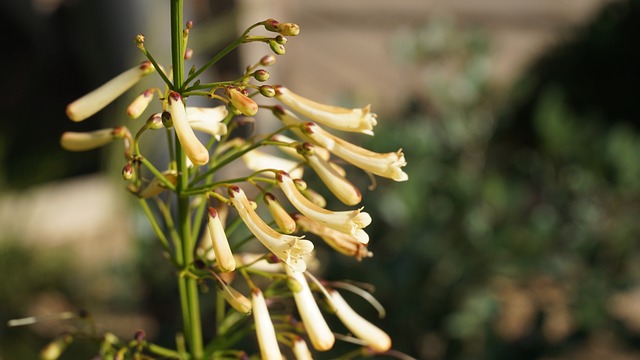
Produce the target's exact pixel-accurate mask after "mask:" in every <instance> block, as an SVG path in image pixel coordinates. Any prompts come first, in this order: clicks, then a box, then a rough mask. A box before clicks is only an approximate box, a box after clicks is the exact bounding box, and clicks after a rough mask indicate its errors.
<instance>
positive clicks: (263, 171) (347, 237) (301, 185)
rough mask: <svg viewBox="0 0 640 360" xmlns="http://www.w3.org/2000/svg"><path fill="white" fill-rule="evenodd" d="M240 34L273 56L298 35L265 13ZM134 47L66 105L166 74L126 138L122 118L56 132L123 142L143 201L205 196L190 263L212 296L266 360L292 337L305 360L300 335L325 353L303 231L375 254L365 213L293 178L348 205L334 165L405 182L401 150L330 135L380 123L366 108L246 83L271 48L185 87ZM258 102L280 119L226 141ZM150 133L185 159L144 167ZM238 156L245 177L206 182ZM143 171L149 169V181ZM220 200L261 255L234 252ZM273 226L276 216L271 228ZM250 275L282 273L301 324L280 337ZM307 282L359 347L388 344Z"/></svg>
mask: <svg viewBox="0 0 640 360" xmlns="http://www.w3.org/2000/svg"><path fill="white" fill-rule="evenodd" d="M192 26H193V24H192V23H191V22H189V23H188V24H187V26H186V28H185V29H184V31H183V36H184V40H185V42H186V40H187V38H188V34H189V32H190V30H191V29H192ZM257 26H263V27H264V28H265V29H266V30H267V31H270V32H276V33H277V34H278V35H277V36H276V37H275V38H267V37H258V36H256V37H253V36H249V35H248V33H249V30H251V29H252V28H254V27H257ZM249 30H247V31H246V32H245V33H244V34H242V36H241V38H240V39H239V41H237V42H236V44H241V43H246V42H255V41H262V42H265V43H268V45H269V46H270V48H271V49H272V50H273V52H274V53H275V54H277V55H281V54H284V43H286V38H285V36H296V35H298V34H299V32H300V28H299V26H298V25H296V24H293V23H280V22H278V21H276V20H273V19H268V20H265V21H263V22H259V23H257V24H254V25H253V26H252V27H250V28H249ZM136 44H137V46H138V47H139V48H140V49H141V50H142V52H143V53H144V54H145V55H146V56H147V58H148V61H145V62H143V63H142V64H141V65H139V66H136V67H134V68H132V69H130V70H127V71H125V72H124V73H122V74H120V75H118V76H116V77H115V78H114V79H113V80H111V81H109V82H107V83H106V84H104V85H103V86H101V87H99V88H98V89H96V90H94V91H93V92H91V93H89V94H87V95H85V96H84V97H82V98H80V99H78V100H76V101H74V102H73V103H71V104H70V105H69V106H68V107H67V114H68V116H69V118H70V119H71V120H73V121H82V120H84V119H86V118H88V117H89V116H91V115H93V114H95V113H97V112H98V111H100V110H101V109H102V108H104V107H105V106H107V105H108V104H109V103H110V102H112V101H114V100H115V99H116V98H117V97H118V96H120V95H122V94H123V93H125V92H126V91H127V90H129V89H130V88H131V87H133V86H134V85H135V84H136V83H138V82H139V81H140V80H141V79H142V78H143V77H144V76H145V75H148V74H150V73H151V72H153V71H157V73H158V74H159V75H160V77H161V78H162V79H163V80H164V82H165V89H164V91H163V90H161V89H160V88H158V87H151V88H148V89H146V90H144V91H143V92H142V93H141V94H140V95H139V96H138V97H136V98H135V99H134V100H133V102H132V103H131V104H130V105H129V106H128V108H127V115H128V117H129V118H130V119H132V120H131V121H134V120H136V119H138V118H139V117H141V116H142V115H143V114H144V113H145V111H146V110H147V108H148V107H149V106H150V104H151V103H152V101H153V100H154V99H156V96H157V99H158V100H159V101H160V106H159V111H157V112H154V113H152V114H151V115H150V116H149V117H148V119H147V121H146V122H143V123H141V124H139V125H138V127H139V130H138V131H137V132H136V134H135V136H132V135H131V133H130V132H129V130H128V129H127V127H125V126H118V127H116V128H112V129H102V130H97V131H93V132H89V133H73V132H67V133H64V134H63V135H62V138H61V144H62V146H63V147H64V148H65V149H68V150H72V151H84V150H91V149H95V148H98V147H101V146H104V145H107V144H108V143H110V142H111V141H113V140H114V139H124V140H125V157H126V163H125V165H124V168H123V171H122V174H123V177H124V179H125V180H126V181H127V183H128V189H129V190H130V191H131V192H133V193H134V194H136V195H137V196H138V197H140V199H141V201H142V203H143V204H147V202H146V199H149V198H154V199H156V200H157V202H156V203H158V204H162V203H164V202H166V201H168V200H167V199H168V198H169V196H168V195H167V194H168V193H170V192H171V191H173V192H176V193H178V196H180V197H185V196H191V197H193V198H194V199H195V200H197V201H196V202H198V201H199V202H200V203H203V204H207V203H208V206H207V205H203V206H199V205H198V206H192V207H191V208H192V209H193V211H194V213H193V214H192V215H191V217H192V218H194V219H203V218H204V219H207V220H206V221H207V230H206V231H204V237H205V239H204V240H201V241H200V244H199V249H203V252H198V253H197V254H198V256H199V258H198V259H197V260H198V261H201V262H202V263H200V265H201V266H199V267H198V269H199V270H200V271H201V270H203V269H204V270H206V271H207V272H208V273H209V274H211V275H212V276H213V278H214V280H215V282H216V285H217V287H218V290H219V292H218V293H219V294H220V296H222V297H223V298H224V299H225V300H226V301H227V302H228V304H229V305H230V306H231V307H232V308H233V309H235V310H237V311H238V312H240V313H243V314H249V313H251V312H252V313H253V318H254V321H255V328H256V334H257V339H258V344H259V347H260V352H261V355H262V358H263V359H278V360H279V359H281V358H282V355H281V353H280V348H279V345H278V343H279V342H281V343H285V344H287V345H289V346H290V347H291V349H292V352H293V353H294V354H295V355H296V357H297V358H299V359H305V358H310V357H309V356H310V355H309V354H310V353H309V349H308V348H307V346H306V342H305V341H304V337H303V335H306V337H307V338H308V339H309V341H310V342H311V345H312V348H314V349H315V350H317V351H326V350H329V349H331V348H332V347H333V345H334V342H335V339H336V337H335V335H334V333H333V332H332V331H331V330H330V329H329V327H328V325H327V323H326V322H325V320H324V318H323V315H322V314H321V312H320V308H319V307H318V305H317V303H316V300H315V297H314V295H313V293H312V286H310V284H309V283H307V277H309V278H313V279H315V278H314V277H312V275H311V273H310V271H311V269H310V267H309V261H310V259H313V251H314V243H313V242H312V240H309V239H307V238H305V235H309V234H310V235H312V236H315V237H317V238H318V239H321V240H322V241H324V242H325V243H326V244H327V245H328V246H329V247H331V248H333V249H335V250H336V251H338V252H339V253H341V254H344V255H347V256H351V257H354V258H355V259H357V260H358V261H359V260H362V259H364V258H367V257H370V256H372V253H371V252H370V251H369V250H368V248H367V246H368V243H369V235H368V234H367V233H366V231H365V228H366V227H367V226H368V225H369V224H371V222H372V218H371V216H370V215H369V214H368V213H367V212H364V211H363V208H362V207H357V208H352V209H350V210H340V211H334V210H330V209H327V205H326V204H327V202H326V201H325V199H324V198H323V197H322V196H321V195H320V192H318V191H315V190H314V189H311V188H309V187H308V186H307V183H306V182H305V181H304V180H303V179H302V178H303V176H305V175H304V168H305V167H308V168H310V169H311V170H313V172H312V173H311V174H312V175H310V176H312V177H313V176H314V175H313V174H315V176H317V177H318V178H319V179H320V180H321V181H322V183H324V185H326V188H327V189H328V190H329V192H331V193H332V194H333V195H334V196H335V197H336V198H337V199H338V200H339V201H341V202H342V203H344V204H345V205H347V206H356V205H358V204H360V202H361V201H362V194H361V192H360V191H359V189H358V188H357V187H356V186H355V185H354V184H353V183H352V182H351V181H349V180H348V179H347V177H346V171H345V169H344V168H343V167H342V166H341V165H339V163H340V162H342V163H347V164H351V165H353V166H355V167H357V168H360V169H362V170H363V171H365V172H366V173H368V174H372V175H377V176H380V177H384V178H388V179H391V180H394V181H405V180H407V179H408V176H407V174H406V173H405V172H404V171H403V167H404V166H405V165H406V161H405V158H404V155H403V153H402V150H401V149H400V150H397V151H393V152H389V153H377V152H373V151H371V150H368V149H365V148H362V147H360V146H357V145H355V144H353V143H351V142H349V141H347V140H345V139H344V138H342V137H340V136H338V135H336V134H334V133H333V132H349V133H361V134H365V135H370V136H372V135H373V134H374V131H373V129H374V127H375V125H376V124H377V119H376V114H374V113H372V112H371V109H370V106H366V107H362V108H355V109H348V108H343V107H337V106H330V105H325V104H321V103H317V102H314V101H312V100H309V99H306V98H305V97H303V96H301V95H298V94H296V93H294V92H293V91H291V90H289V89H288V88H286V87H284V86H281V85H268V84H252V83H251V81H252V80H255V81H258V82H260V83H264V82H265V81H267V80H269V73H268V71H267V70H265V69H264V68H263V67H268V66H270V65H272V64H274V63H275V57H274V56H273V55H267V56H265V57H263V58H262V59H260V61H259V62H257V63H256V64H254V65H252V66H249V67H247V69H246V71H245V73H244V74H243V75H242V76H240V77H239V78H237V79H235V80H233V81H224V82H215V83H207V84H203V83H200V81H199V80H197V79H196V76H197V75H198V74H200V73H201V72H202V71H203V70H204V69H205V68H206V67H208V66H210V65H211V64H207V65H206V66H205V67H204V68H202V69H201V70H199V71H192V72H190V76H189V77H188V78H187V79H186V80H185V81H184V83H182V84H174V83H171V81H170V80H169V78H170V76H171V72H168V73H167V72H165V70H164V69H163V68H162V67H161V66H159V65H158V64H157V62H155V60H154V59H153V57H152V56H151V55H150V53H149V52H148V51H147V49H146V48H145V46H144V36H142V35H139V36H137V37H136ZM184 49H185V50H184V55H185V56H184V57H185V58H186V59H189V58H190V57H191V55H192V53H193V50H191V49H188V51H187V47H186V45H185V47H184ZM192 96H204V97H206V98H208V99H210V101H211V102H212V103H214V104H213V105H212V106H210V107H191V106H187V104H186V102H187V100H188V98H189V97H192ZM260 96H262V97H266V98H274V99H276V100H277V101H279V102H280V104H279V105H275V106H273V105H260V104H259V101H258V100H256V99H257V98H259V97H260ZM261 109H262V110H265V109H266V110H268V111H269V112H270V113H272V114H273V115H275V117H276V118H277V119H279V120H280V121H281V123H282V127H281V128H280V129H278V130H277V131H275V132H273V133H271V134H266V135H255V136H252V137H250V138H246V139H245V138H234V137H232V134H234V133H232V132H231V130H232V129H233V128H236V127H239V126H242V125H243V124H245V123H248V122H249V121H248V120H247V118H248V117H254V116H256V115H257V114H258V112H259V111H260V110H261ZM323 127H326V128H328V130H327V129H325V128H323ZM159 129H165V131H166V132H167V133H169V134H170V135H173V137H172V138H174V139H176V141H177V143H176V144H175V147H176V148H177V149H178V150H176V157H179V156H183V158H182V159H180V158H178V159H177V161H171V162H170V163H169V164H168V165H166V166H165V167H164V169H161V168H159V167H157V166H155V165H153V164H151V163H150V162H149V161H148V160H147V158H146V157H145V156H143V155H142V153H141V152H140V146H139V143H140V142H141V139H142V135H143V134H145V133H146V132H147V131H149V130H159ZM196 132H198V133H201V134H200V135H198V134H196ZM285 132H289V136H291V137H289V136H285V135H284V134H283V133H285ZM203 134H204V135H203ZM206 135H208V136H209V139H208V141H206V142H205V141H202V140H201V139H203V138H204V137H205V136H206ZM170 146H171V144H170ZM266 146H272V147H273V148H276V149H278V150H279V151H281V153H282V154H281V155H274V154H271V153H269V152H265V151H261V150H258V147H262V148H264V147H266ZM171 149H173V148H170V150H171ZM237 159H243V160H244V163H245V165H246V167H247V168H248V169H249V170H250V171H251V172H250V173H249V174H248V175H247V176H245V177H242V178H235V179H216V182H213V178H214V175H216V173H217V172H218V171H219V170H220V169H221V168H223V167H224V166H227V165H228V164H231V163H233V162H234V161H235V160H237ZM336 159H338V160H336ZM181 163H186V166H181V165H180V164H181ZM307 174H309V173H307ZM150 175H151V176H152V177H151V178H150V179H149V178H147V177H148V176H150ZM181 179H182V180H181ZM185 184H187V185H185ZM258 184H267V185H266V186H263V185H258ZM240 185H242V186H249V185H250V186H251V187H252V188H254V189H252V190H253V191H256V190H257V191H258V195H257V196H258V197H263V198H264V209H261V207H260V206H259V203H258V202H254V201H252V200H251V199H250V197H249V196H248V195H247V194H250V192H245V189H246V187H245V189H243V188H242V187H241V186H240ZM276 196H281V197H282V198H281V200H284V199H286V202H284V201H282V202H281V201H279V200H278V199H277V197H276ZM145 206H146V205H145ZM159 206H160V208H159V211H160V212H162V211H164V214H165V216H171V215H170V213H169V212H168V211H166V207H165V208H163V206H162V205H159ZM165 206H166V205H165ZM228 208H233V209H235V213H236V214H237V217H236V218H237V219H238V221H241V222H242V223H244V225H245V226H246V228H247V229H248V231H249V232H250V233H251V234H252V237H253V238H255V239H257V240H258V241H259V243H261V244H262V245H263V246H264V248H265V250H266V251H265V254H264V255H263V256H261V257H258V258H257V259H256V260H254V261H251V262H247V261H244V260H242V259H241V258H240V257H241V256H242V252H241V251H238V249H237V247H238V245H239V244H238V243H237V242H236V243H235V244H234V242H233V241H230V239H231V231H230V230H229V229H228V228H227V226H226V220H227V217H228V216H227V212H228ZM263 210H264V211H263ZM265 213H268V214H270V217H271V220H265V219H264V216H265ZM147 215H149V216H150V220H151V222H152V224H157V221H156V220H155V219H154V218H153V214H152V213H151V212H149V213H148V214H147ZM270 224H275V227H272V225H270ZM196 230H197V229H196ZM156 232H157V233H158V235H159V238H161V239H163V238H164V241H165V242H166V237H165V236H164V234H163V231H162V229H160V228H159V226H156ZM182 241H184V239H182ZM164 245H165V250H166V251H167V252H168V253H170V255H171V256H174V257H175V256H177V255H176V250H175V248H176V247H177V246H175V244H174V247H173V248H172V246H171V245H170V244H168V242H167V243H164ZM194 250H195V249H194ZM209 255H210V256H209ZM265 259H268V260H270V261H271V263H272V264H271V265H274V264H273V263H279V264H277V265H276V267H277V269H278V271H277V272H275V273H274V272H263V271H258V270H256V266H257V265H258V264H259V263H263V262H265V261H266V260H265ZM175 263H176V264H180V259H176V261H175ZM202 264H204V265H202ZM184 265H185V266H187V267H188V266H190V264H184ZM239 270H241V272H242V274H243V275H244V277H245V279H246V280H247V284H248V285H249V289H250V291H251V294H250V295H249V296H248V297H247V296H245V295H243V294H242V293H241V291H239V290H237V289H236V288H235V287H233V286H232V283H231V282H232V281H234V279H236V278H237V277H235V276H233V274H236V273H238V271H239ZM250 274H253V275H256V276H258V275H262V276H265V277H268V278H269V279H271V280H272V281H276V280H277V279H282V277H283V276H284V277H286V278H287V283H288V284H290V286H289V287H290V289H291V292H292V293H293V298H294V300H295V303H296V305H297V309H298V313H299V314H300V317H301V320H302V327H301V328H300V327H299V326H298V327H296V326H293V325H291V326H289V328H290V331H285V335H286V336H285V335H283V336H277V334H276V330H275V329H276V327H274V324H273V322H272V319H271V316H270V315H269V310H268V300H269V298H268V297H267V298H265V293H264V292H263V290H262V289H261V288H260V287H259V286H256V285H255V284H254V282H253V281H251V280H250V276H249V275H250ZM265 274H274V275H265ZM194 276H198V275H197V274H194ZM312 285H313V287H314V288H315V289H316V290H318V291H319V293H320V294H322V297H323V299H324V302H325V303H326V304H327V307H328V308H329V309H330V312H331V313H334V314H335V315H336V316H337V317H338V318H339V319H340V320H341V321H342V322H343V323H344V324H345V326H346V328H347V329H348V330H349V332H350V333H351V334H353V335H354V336H355V338H357V339H359V340H358V341H357V343H359V344H361V345H364V346H365V347H367V348H368V349H369V350H371V351H373V352H385V351H388V350H389V349H390V347H391V340H390V338H389V336H387V335H386V334H385V333H384V332H383V331H382V330H380V329H379V328H377V327H375V326H374V325H373V324H371V323H370V322H368V321H367V320H365V319H364V318H362V317H361V316H360V315H358V314H357V313H356V312H355V311H354V310H353V309H351V307H349V305H348V304H347V303H346V302H345V301H344V299H343V298H342V297H341V296H340V294H339V293H338V292H337V291H336V290H334V289H330V288H327V287H325V286H323V285H321V283H320V282H319V281H314V282H313V284H312ZM278 328H281V327H278Z"/></svg>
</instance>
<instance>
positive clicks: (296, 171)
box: [242, 149, 304, 178]
mask: <svg viewBox="0 0 640 360" xmlns="http://www.w3.org/2000/svg"><path fill="white" fill-rule="evenodd" d="M242 160H243V161H244V163H245V165H247V167H248V168H249V169H250V170H253V171H260V170H265V169H274V170H283V171H287V172H291V174H293V176H296V177H297V178H299V177H302V175H303V173H304V168H303V167H302V166H300V162H298V161H293V160H289V159H285V158H282V157H279V156H276V155H271V154H268V153H265V152H263V151H260V150H258V149H253V150H251V151H249V152H248V153H246V154H244V155H242ZM264 175H267V176H274V175H273V173H272V172H265V173H264Z"/></svg>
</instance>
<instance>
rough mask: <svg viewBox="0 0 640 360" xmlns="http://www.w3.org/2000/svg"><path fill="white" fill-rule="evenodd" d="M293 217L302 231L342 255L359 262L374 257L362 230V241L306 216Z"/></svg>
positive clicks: (360, 233)
mask: <svg viewBox="0 0 640 360" xmlns="http://www.w3.org/2000/svg"><path fill="white" fill-rule="evenodd" d="M293 217H294V219H295V221H296V223H297V224H298V226H299V228H300V229H301V230H302V231H304V232H310V233H312V234H315V235H317V236H319V237H320V238H321V239H322V240H324V242H326V243H327V245H329V246H331V247H332V248H333V249H334V250H336V251H338V252H339V253H341V254H344V255H347V256H353V257H355V258H356V260H358V261H360V260H362V259H364V258H367V257H371V256H373V254H372V253H371V252H370V251H369V250H367V245H366V243H367V242H368V235H367V233H366V232H364V230H362V229H360V231H359V232H358V235H360V237H362V239H359V238H358V237H356V236H354V235H351V234H345V233H343V232H340V231H338V230H334V229H332V228H330V227H327V226H325V225H322V224H320V223H319V222H317V221H314V220H312V219H310V218H308V217H306V216H303V215H299V214H295V215H294V216H293Z"/></svg>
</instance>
